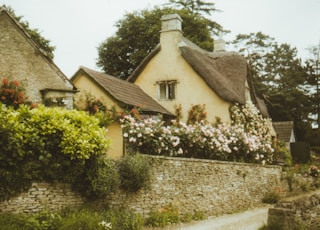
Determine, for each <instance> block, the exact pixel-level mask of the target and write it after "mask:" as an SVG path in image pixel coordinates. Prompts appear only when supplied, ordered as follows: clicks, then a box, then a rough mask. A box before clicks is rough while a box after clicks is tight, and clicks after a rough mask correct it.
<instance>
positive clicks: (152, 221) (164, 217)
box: [146, 205, 180, 228]
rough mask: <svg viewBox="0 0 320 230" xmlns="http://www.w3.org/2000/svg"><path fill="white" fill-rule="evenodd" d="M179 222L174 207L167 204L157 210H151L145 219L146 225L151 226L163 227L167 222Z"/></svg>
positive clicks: (178, 216)
mask: <svg viewBox="0 0 320 230" xmlns="http://www.w3.org/2000/svg"><path fill="white" fill-rule="evenodd" d="M179 222H180V214H179V211H178V209H177V208H176V207H174V206H172V205H167V206H165V207H164V208H161V209H160V210H157V211H152V212H151V213H150V216H149V217H148V218H147V219H146V225H148V226H152V227H162V228H163V227H165V226H166V225H169V224H177V223H179Z"/></svg>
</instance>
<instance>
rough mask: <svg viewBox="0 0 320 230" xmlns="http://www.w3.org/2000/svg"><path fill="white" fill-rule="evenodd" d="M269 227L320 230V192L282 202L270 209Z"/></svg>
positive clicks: (286, 229)
mask: <svg viewBox="0 0 320 230" xmlns="http://www.w3.org/2000/svg"><path fill="white" fill-rule="evenodd" d="M268 225H269V226H275V225H276V226H278V227H281V229H283V230H291V229H319V228H320V190H317V191H313V192H310V193H307V194H303V195H300V196H297V197H289V198H286V199H283V200H280V201H279V202H278V203H277V204H276V205H275V206H274V208H270V209H269V214H268ZM278 229H280V228H278Z"/></svg>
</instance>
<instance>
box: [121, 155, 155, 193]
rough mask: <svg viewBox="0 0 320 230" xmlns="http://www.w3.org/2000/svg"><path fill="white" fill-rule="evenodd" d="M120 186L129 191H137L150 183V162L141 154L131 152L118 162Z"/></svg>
mask: <svg viewBox="0 0 320 230" xmlns="http://www.w3.org/2000/svg"><path fill="white" fill-rule="evenodd" d="M118 168H119V175H120V181H121V182H120V188H122V189H123V190H125V191H129V192H137V191H139V190H140V189H141V188H148V187H149V185H150V162H149V160H148V158H147V157H145V156H142V155H140V154H130V155H128V156H125V157H124V158H122V159H121V160H120V162H119V164H118Z"/></svg>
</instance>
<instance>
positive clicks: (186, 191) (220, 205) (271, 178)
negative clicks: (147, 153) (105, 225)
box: [109, 157, 282, 216]
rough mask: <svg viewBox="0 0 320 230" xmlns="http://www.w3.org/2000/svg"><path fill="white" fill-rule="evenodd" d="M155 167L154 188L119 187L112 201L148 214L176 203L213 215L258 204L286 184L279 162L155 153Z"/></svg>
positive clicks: (110, 203) (114, 204)
mask: <svg viewBox="0 0 320 230" xmlns="http://www.w3.org/2000/svg"><path fill="white" fill-rule="evenodd" d="M152 168H153V170H152V179H151V180H152V182H151V188H150V189H148V190H141V191H139V192H138V193H136V194H129V193H125V192H122V191H119V192H117V193H115V194H113V195H112V197H111V199H109V205H111V206H115V207H121V206H126V207H129V208H131V209H133V210H135V211H136V212H139V213H141V214H143V215H144V216H148V214H149V213H150V211H152V210H159V209H161V208H163V207H164V206H166V205H170V204H172V205H174V206H175V207H178V209H179V211H180V212H181V213H184V212H186V213H193V212H194V211H203V212H204V213H205V214H207V215H208V216H213V215H220V214H224V213H233V212H236V211H239V210H243V209H247V208H250V207H255V206H257V205H259V204H261V200H262V198H263V197H264V195H265V194H266V193H268V192H270V191H274V190H281V187H282V177H281V175H282V173H281V167H279V166H262V165H257V164H244V163H233V162H221V161H212V160H200V159H186V158H168V157H152Z"/></svg>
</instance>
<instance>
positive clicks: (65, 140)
mask: <svg viewBox="0 0 320 230" xmlns="http://www.w3.org/2000/svg"><path fill="white" fill-rule="evenodd" d="M0 134H1V135H0V176H1V179H2V184H3V185H5V186H1V189H0V200H4V199H7V198H8V197H10V196H13V195H15V194H17V193H19V192H21V191H23V190H25V189H27V188H28V186H30V185H31V180H38V181H61V182H67V183H71V184H73V183H75V181H76V180H77V178H78V177H79V176H81V175H83V171H84V168H85V164H86V161H87V160H89V159H90V158H91V157H95V156H99V155H102V154H105V151H106V149H107V147H108V146H109V144H110V140H109V139H107V138H106V131H105V129H103V128H100V127H99V121H98V120H97V119H96V118H94V117H92V116H89V115H88V114H87V113H85V112H79V111H70V110H64V109H61V108H45V107H41V106H40V107H38V108H37V109H30V108H29V107H27V106H23V105H22V106H19V108H18V109H16V110H13V109H12V108H8V107H6V106H4V105H0Z"/></svg>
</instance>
